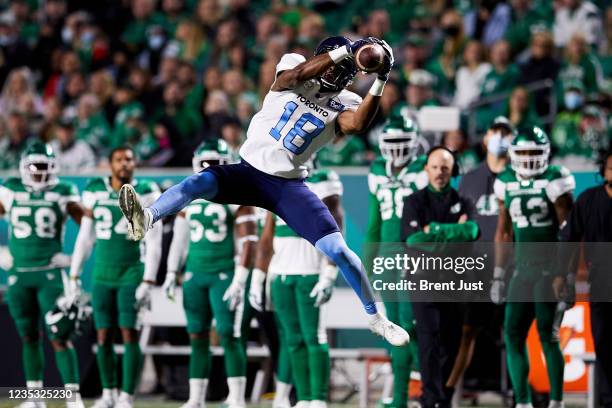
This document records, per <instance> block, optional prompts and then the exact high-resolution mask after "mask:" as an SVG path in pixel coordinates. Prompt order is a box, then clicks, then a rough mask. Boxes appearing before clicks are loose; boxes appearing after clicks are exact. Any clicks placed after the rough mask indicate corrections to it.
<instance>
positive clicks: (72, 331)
mask: <svg viewBox="0 0 612 408" xmlns="http://www.w3.org/2000/svg"><path fill="white" fill-rule="evenodd" d="M91 315H92V307H91V305H90V304H89V300H88V298H87V297H86V296H84V295H81V296H80V297H77V298H74V299H69V298H68V297H66V296H62V297H60V298H59V299H58V301H57V303H56V304H55V306H54V307H53V309H51V310H49V311H48V312H47V313H46V314H45V324H46V325H47V328H48V329H49V331H50V332H51V333H52V334H53V335H54V336H56V337H58V338H61V339H69V338H74V337H77V336H79V335H81V334H83V332H84V331H85V329H86V328H87V324H88V323H89V321H90V320H91Z"/></svg>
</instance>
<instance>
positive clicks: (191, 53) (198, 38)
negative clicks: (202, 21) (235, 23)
mask: <svg viewBox="0 0 612 408" xmlns="http://www.w3.org/2000/svg"><path fill="white" fill-rule="evenodd" d="M175 38H176V42H177V44H176V46H177V47H178V53H177V57H178V58H180V59H181V60H183V61H186V62H189V63H190V64H193V66H195V67H196V69H197V70H198V71H202V70H203V69H204V66H205V63H206V59H207V57H208V53H209V52H210V45H209V43H208V41H207V40H206V37H205V35H204V31H203V30H202V28H201V27H200V25H199V24H197V23H196V22H195V21H189V20H186V21H183V22H181V23H180V24H179V25H178V27H177V29H176V35H175Z"/></svg>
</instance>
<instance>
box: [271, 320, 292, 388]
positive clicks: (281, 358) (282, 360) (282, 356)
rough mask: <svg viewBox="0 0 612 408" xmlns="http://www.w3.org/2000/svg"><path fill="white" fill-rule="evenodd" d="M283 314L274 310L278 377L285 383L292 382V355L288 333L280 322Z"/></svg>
mask: <svg viewBox="0 0 612 408" xmlns="http://www.w3.org/2000/svg"><path fill="white" fill-rule="evenodd" d="M280 318H281V316H279V314H278V313H277V312H276V311H274V320H275V321H276V328H277V330H278V346H279V347H278V363H277V367H276V379H277V380H278V381H280V382H284V383H285V384H291V357H290V354H289V345H288V344H287V333H286V332H285V330H284V329H283V325H282V324H281V322H280Z"/></svg>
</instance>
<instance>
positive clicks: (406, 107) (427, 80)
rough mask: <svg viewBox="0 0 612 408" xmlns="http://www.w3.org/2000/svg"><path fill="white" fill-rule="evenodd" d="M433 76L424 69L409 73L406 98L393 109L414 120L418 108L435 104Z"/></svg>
mask: <svg viewBox="0 0 612 408" xmlns="http://www.w3.org/2000/svg"><path fill="white" fill-rule="evenodd" d="M433 81H434V78H433V77H432V75H431V74H430V73H429V72H427V71H425V70H416V71H414V72H412V74H411V75H410V82H409V84H408V86H407V87H406V94H405V97H406V100H405V101H402V102H400V103H398V104H397V105H396V106H395V107H394V108H393V111H394V112H396V113H397V114H398V115H399V114H401V115H402V116H405V115H408V116H410V117H411V118H412V119H414V120H416V118H417V114H418V112H419V109H421V108H422V107H423V106H435V105H437V103H436V102H435V100H434V99H433V95H432V92H431V87H432V84H433Z"/></svg>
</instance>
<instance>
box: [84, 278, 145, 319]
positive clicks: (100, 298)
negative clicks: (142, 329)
mask: <svg viewBox="0 0 612 408" xmlns="http://www.w3.org/2000/svg"><path fill="white" fill-rule="evenodd" d="M137 287H138V285H134V284H130V285H110V284H106V283H101V282H94V284H93V288H92V293H91V305H92V307H93V317H94V325H95V326H96V329H97V330H99V329H111V328H114V327H120V328H122V329H136V328H137V326H138V310H137V309H136V288H137Z"/></svg>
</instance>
